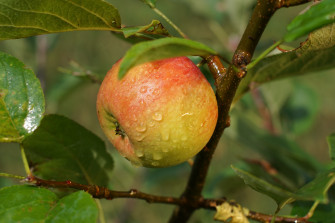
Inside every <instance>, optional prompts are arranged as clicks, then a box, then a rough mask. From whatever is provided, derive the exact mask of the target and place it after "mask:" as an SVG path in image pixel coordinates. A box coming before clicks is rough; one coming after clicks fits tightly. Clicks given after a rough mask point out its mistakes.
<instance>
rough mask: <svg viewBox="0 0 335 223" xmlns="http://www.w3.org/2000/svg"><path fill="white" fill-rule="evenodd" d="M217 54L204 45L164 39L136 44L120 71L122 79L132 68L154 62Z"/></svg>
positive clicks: (175, 39) (185, 40)
mask: <svg viewBox="0 0 335 223" xmlns="http://www.w3.org/2000/svg"><path fill="white" fill-rule="evenodd" d="M212 54H217V53H216V52H215V51H214V50H212V49H211V48H209V47H207V46H205V45H204V44H202V43H199V42H196V41H192V40H187V39H181V38H175V37H171V38H163V39H157V40H152V41H146V42H141V43H137V44H135V45H134V46H133V47H132V48H130V50H128V52H127V53H126V55H125V56H124V58H123V60H122V63H121V65H120V70H119V78H120V79H121V78H122V77H123V76H124V75H125V74H126V73H127V71H128V70H130V69H131V68H132V67H134V66H136V65H139V64H142V63H145V62H149V61H154V60H160V59H165V58H170V57H178V56H208V55H212Z"/></svg>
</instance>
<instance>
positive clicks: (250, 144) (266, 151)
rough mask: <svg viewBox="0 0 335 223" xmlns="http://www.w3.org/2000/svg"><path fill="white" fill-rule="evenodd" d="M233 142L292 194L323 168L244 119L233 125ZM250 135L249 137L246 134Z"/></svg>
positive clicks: (288, 142)
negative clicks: (280, 179)
mask: <svg viewBox="0 0 335 223" xmlns="http://www.w3.org/2000/svg"><path fill="white" fill-rule="evenodd" d="M237 128H238V138H236V140H237V141H238V142H239V143H241V144H242V145H245V147H246V148H247V149H251V150H254V151H256V152H257V153H259V154H260V155H261V157H262V158H263V159H264V160H266V161H267V162H269V163H270V164H271V166H272V167H273V168H274V169H276V170H277V171H278V173H279V174H281V175H282V176H283V177H285V178H286V181H287V182H285V183H286V184H287V185H291V186H290V188H292V189H293V190H295V189H298V188H300V187H301V186H302V185H304V184H305V183H306V182H308V181H310V180H312V179H313V178H314V176H315V174H316V173H317V172H318V171H320V170H322V169H323V166H322V165H321V164H320V163H319V162H318V161H317V160H316V159H315V158H314V157H312V156H311V155H310V154H308V153H306V151H304V150H303V149H302V148H300V147H299V146H298V145H297V144H296V143H295V142H293V141H291V140H289V139H287V138H286V137H283V136H276V135H271V134H269V133H268V132H267V131H265V130H263V129H259V128H257V127H256V126H255V125H253V124H252V123H250V122H249V121H247V120H246V119H244V118H240V119H239V120H238V122H237ZM251 132H252V134H250V133H251Z"/></svg>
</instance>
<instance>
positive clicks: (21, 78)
mask: <svg viewBox="0 0 335 223" xmlns="http://www.w3.org/2000/svg"><path fill="white" fill-rule="evenodd" d="M43 113H44V96H43V91H42V88H41V84H40V82H39V80H38V79H37V78H36V76H35V74H34V73H33V72H32V70H30V69H27V68H25V65H24V64H23V63H22V62H20V61H19V60H18V59H16V58H15V57H12V56H10V55H8V54H5V53H2V52H0V142H21V141H22V140H23V138H24V137H25V136H27V135H28V134H30V133H31V132H33V131H34V130H35V129H36V128H37V127H38V125H39V124H40V121H41V119H42V116H43Z"/></svg>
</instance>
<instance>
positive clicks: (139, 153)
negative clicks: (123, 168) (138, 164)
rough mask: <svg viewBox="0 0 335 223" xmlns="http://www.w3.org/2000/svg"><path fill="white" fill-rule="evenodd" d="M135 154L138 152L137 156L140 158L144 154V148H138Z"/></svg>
mask: <svg viewBox="0 0 335 223" xmlns="http://www.w3.org/2000/svg"><path fill="white" fill-rule="evenodd" d="M135 154H136V156H137V157H139V158H140V157H143V156H144V153H143V151H142V150H139V149H137V150H136V151H135Z"/></svg>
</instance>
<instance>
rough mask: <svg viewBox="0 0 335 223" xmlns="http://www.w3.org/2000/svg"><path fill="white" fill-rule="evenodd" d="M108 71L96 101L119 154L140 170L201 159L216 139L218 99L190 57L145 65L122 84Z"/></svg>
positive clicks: (128, 75) (131, 71) (98, 111)
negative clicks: (213, 139)
mask: <svg viewBox="0 0 335 223" xmlns="http://www.w3.org/2000/svg"><path fill="white" fill-rule="evenodd" d="M120 63H121V60H119V61H118V62H117V63H116V64H114V66H113V67H112V69H111V70H109V71H108V73H107V75H106V77H105V79H104V81H103V82H102V84H101V87H100V89H99V93H98V97H97V113H98V118H99V122H100V125H101V127H102V129H103V131H104V133H105V134H106V136H107V137H108V139H109V140H110V141H111V143H112V144H113V145H114V147H115V148H116V149H117V150H118V151H119V153H120V154H121V155H122V156H124V157H125V158H127V159H128V160H130V161H131V163H133V164H134V165H136V166H144V167H167V166H173V165H177V164H179V163H182V162H184V161H187V160H188V159H190V158H192V157H193V156H194V155H196V154H197V153H198V152H199V151H200V150H201V149H202V148H203V147H204V146H205V145H206V143H207V142H208V141H209V139H210V137H211V136H212V134H213V131H214V128H215V125H216V122H217V117H218V108H217V101H216V98H215V94H214V92H213V89H212V88H211V85H210V84H209V83H208V81H207V80H206V78H205V77H204V75H203V74H202V73H201V71H200V70H199V68H198V67H197V66H196V65H195V64H194V63H193V62H192V61H191V60H190V59H189V58H187V57H175V58H169V59H163V60H157V61H153V62H148V63H144V64H141V65H138V66H135V67H133V68H132V69H130V70H129V71H128V72H127V74H126V75H125V77H123V78H122V79H121V80H120V79H118V71H119V67H120Z"/></svg>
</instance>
